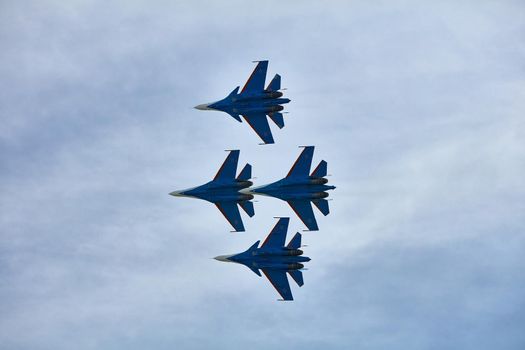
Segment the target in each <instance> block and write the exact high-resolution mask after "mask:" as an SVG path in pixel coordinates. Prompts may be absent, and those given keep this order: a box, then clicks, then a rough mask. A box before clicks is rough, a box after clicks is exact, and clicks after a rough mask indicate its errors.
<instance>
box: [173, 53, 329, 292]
mask: <svg viewBox="0 0 525 350" xmlns="http://www.w3.org/2000/svg"><path fill="white" fill-rule="evenodd" d="M256 62H258V64H257V66H256V67H255V70H254V71H253V73H252V74H251V76H250V78H249V79H248V81H247V82H246V84H245V85H244V87H243V89H242V90H241V92H239V86H237V87H236V88H235V89H234V90H233V91H232V92H231V93H230V94H229V95H228V96H226V97H225V98H224V99H222V100H220V101H217V102H213V103H208V104H201V105H198V106H196V107H195V108H197V109H199V110H217V111H222V112H226V113H228V114H229V115H231V116H232V117H233V118H235V119H236V120H237V121H239V122H242V119H241V116H242V117H243V118H244V119H245V120H246V122H247V123H248V124H249V125H250V126H251V127H252V128H253V130H254V131H255V132H256V133H257V135H258V136H259V137H260V138H261V139H262V141H263V142H264V144H271V143H274V139H273V136H272V132H271V130H270V126H269V123H268V118H267V117H269V118H270V119H271V120H272V121H273V122H274V123H275V124H276V125H277V126H278V127H279V128H281V129H282V128H283V127H284V118H283V114H282V113H281V111H282V110H283V108H284V107H283V106H282V105H283V104H286V103H289V102H290V99H288V98H282V96H283V93H282V92H281V90H282V89H281V76H280V75H279V74H276V75H275V76H274V78H273V79H272V81H271V82H270V83H269V84H268V86H267V87H266V88H265V80H266V71H267V69H268V61H256ZM301 147H303V148H304V149H303V151H302V152H301V154H300V155H299V157H298V158H297V160H296V161H295V163H294V164H293V166H292V168H291V169H290V171H289V172H288V174H287V175H286V176H285V177H284V178H282V179H280V180H278V181H275V182H273V183H270V184H267V185H263V186H258V187H252V186H253V182H252V181H251V179H252V166H251V165H250V164H246V165H245V166H244V168H243V169H242V170H241V172H240V173H239V174H238V175H237V166H238V163H239V155H240V151H239V150H229V154H228V156H227V157H226V159H225V160H224V162H223V164H222V165H221V167H220V168H219V170H218V171H217V174H216V175H215V177H214V178H213V179H212V180H211V181H208V182H207V183H205V184H203V185H201V186H197V187H192V188H188V189H185V190H179V191H173V192H171V193H170V194H171V195H172V196H176V197H193V198H198V199H203V200H205V201H208V202H210V203H213V204H215V206H216V207H217V208H218V209H219V211H220V212H221V213H222V214H223V215H224V217H225V218H226V220H227V221H228V222H229V223H230V225H231V226H232V227H233V229H234V231H233V232H242V231H245V227H244V223H243V221H242V218H241V214H240V211H239V207H241V208H242V209H243V210H244V212H245V213H246V214H247V215H248V216H249V217H253V216H254V215H255V208H254V205H253V202H252V200H253V199H254V197H255V196H256V195H262V196H270V197H274V198H278V199H281V200H283V201H286V202H287V203H288V204H289V205H290V207H291V208H292V209H293V211H294V212H295V214H296V215H297V216H298V217H299V219H300V220H301V221H302V222H303V223H304V225H306V227H307V228H308V230H305V231H317V230H319V227H318V224H317V220H316V219H315V215H314V212H313V209H312V203H313V204H314V205H315V206H316V207H317V208H318V209H319V211H320V212H321V213H322V214H323V215H325V216H326V215H328V214H329V213H330V209H329V206H328V201H327V200H326V198H327V197H328V192H327V191H329V190H333V189H335V186H331V185H328V184H327V183H328V179H327V178H326V176H327V167H328V163H327V162H326V161H324V160H322V161H320V162H319V164H318V165H317V167H316V168H315V169H314V171H312V172H311V173H310V170H311V167H312V159H313V155H314V149H315V147H314V146H301ZM289 222H290V219H289V218H280V219H279V221H278V222H277V224H276V225H275V227H274V228H273V230H272V231H271V232H270V234H269V235H268V237H267V238H266V239H265V241H264V242H263V244H262V245H261V246H260V247H259V243H260V241H257V242H256V243H255V244H253V245H252V246H251V247H250V248H249V249H248V250H246V251H245V252H242V253H239V254H233V255H221V256H218V257H216V258H215V259H217V260H219V261H225V262H235V263H239V264H243V265H245V266H247V267H249V268H250V269H251V270H252V271H253V272H255V273H256V274H257V275H258V276H261V273H260V271H259V270H261V271H262V272H263V273H264V274H265V275H266V277H267V278H268V280H269V281H270V282H271V284H272V285H273V286H274V287H275V289H276V290H277V292H278V293H279V294H280V295H281V297H282V300H293V296H292V292H291V290H290V285H289V283H288V278H287V273H288V274H289V275H290V276H291V277H292V278H293V279H294V281H295V282H296V283H297V285H299V286H302V285H303V284H304V282H303V275H302V272H301V269H302V268H303V267H304V264H303V263H305V262H307V261H310V258H308V257H305V256H302V254H303V251H302V250H301V249H299V248H301V234H300V233H296V234H295V236H294V237H293V238H292V239H291V240H290V242H289V243H288V244H287V245H285V241H286V235H287V231H288V225H289Z"/></svg>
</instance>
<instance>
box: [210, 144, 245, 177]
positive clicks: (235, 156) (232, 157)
mask: <svg viewBox="0 0 525 350" xmlns="http://www.w3.org/2000/svg"><path fill="white" fill-rule="evenodd" d="M239 153H240V151H239V150H233V151H230V154H228V157H226V160H225V161H224V163H222V165H221V167H220V168H219V171H217V174H216V175H215V177H214V178H213V180H233V179H235V174H237V163H238V162H239Z"/></svg>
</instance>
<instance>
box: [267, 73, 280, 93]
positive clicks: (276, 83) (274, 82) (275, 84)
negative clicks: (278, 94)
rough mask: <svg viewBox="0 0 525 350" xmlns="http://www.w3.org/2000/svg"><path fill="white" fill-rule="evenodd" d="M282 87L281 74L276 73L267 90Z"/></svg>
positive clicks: (275, 89)
mask: <svg viewBox="0 0 525 350" xmlns="http://www.w3.org/2000/svg"><path fill="white" fill-rule="evenodd" d="M280 89H281V76H280V75H279V74H275V76H274V77H273V79H272V81H271V82H270V84H268V87H267V88H266V91H277V90H280Z"/></svg>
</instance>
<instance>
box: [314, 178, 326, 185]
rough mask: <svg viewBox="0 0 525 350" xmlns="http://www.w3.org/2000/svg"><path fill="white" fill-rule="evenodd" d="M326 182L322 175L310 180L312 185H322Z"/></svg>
mask: <svg viewBox="0 0 525 350" xmlns="http://www.w3.org/2000/svg"><path fill="white" fill-rule="evenodd" d="M327 182H328V179H325V178H324V177H318V178H314V179H311V180H310V184H312V185H324V184H325V183H327Z"/></svg>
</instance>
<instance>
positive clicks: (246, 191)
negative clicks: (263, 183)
mask: <svg viewBox="0 0 525 350" xmlns="http://www.w3.org/2000/svg"><path fill="white" fill-rule="evenodd" d="M239 193H242V194H251V195H253V194H254V193H255V191H253V189H250V188H243V189H242V190H239Z"/></svg>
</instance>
